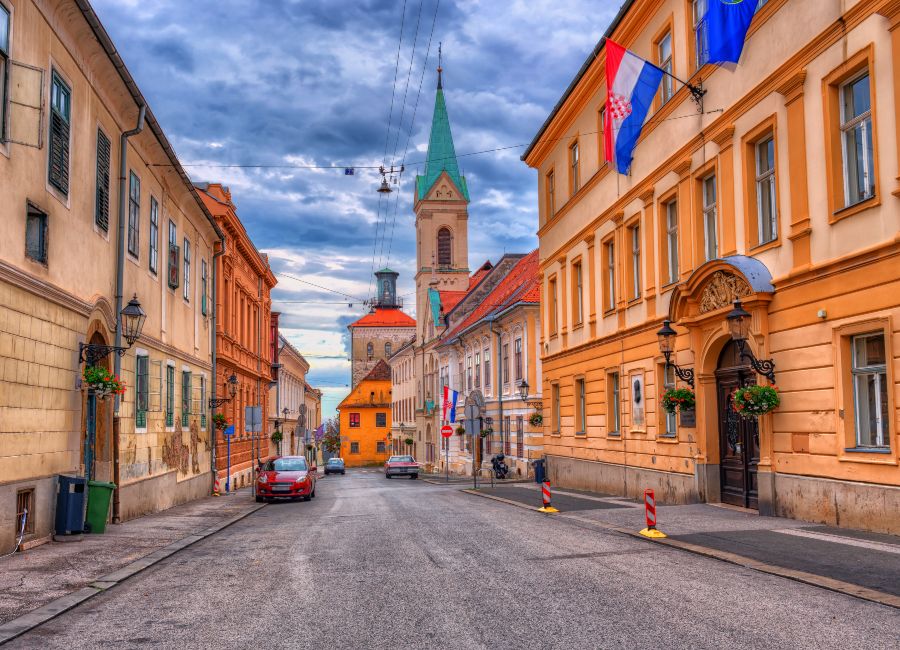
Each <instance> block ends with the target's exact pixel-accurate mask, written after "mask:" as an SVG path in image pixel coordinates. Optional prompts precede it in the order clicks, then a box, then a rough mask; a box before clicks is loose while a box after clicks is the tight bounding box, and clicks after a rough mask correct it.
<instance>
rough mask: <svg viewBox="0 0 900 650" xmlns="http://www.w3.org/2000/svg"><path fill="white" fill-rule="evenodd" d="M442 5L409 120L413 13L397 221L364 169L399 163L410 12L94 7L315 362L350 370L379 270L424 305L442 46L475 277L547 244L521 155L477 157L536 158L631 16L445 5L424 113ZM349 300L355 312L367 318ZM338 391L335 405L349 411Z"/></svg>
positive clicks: (577, 4)
mask: <svg viewBox="0 0 900 650" xmlns="http://www.w3.org/2000/svg"><path fill="white" fill-rule="evenodd" d="M435 1H436V0H421V6H422V15H421V23H420V25H419V33H418V38H417V40H416V54H415V60H414V65H413V68H412V73H411V75H410V88H409V91H408V93H407V95H406V103H405V105H404V103H403V90H404V86H405V83H406V78H407V73H408V66H409V59H410V53H411V49H412V42H413V37H414V31H415V25H416V18H417V13H418V11H419V3H417V2H415V0H409V1H407V2H406V3H405V4H406V7H407V15H406V20H405V28H404V35H403V48H402V51H401V57H400V67H399V71H398V91H397V96H396V97H395V101H394V112H393V119H392V122H393V124H394V125H396V124H397V122H398V121H399V118H400V115H401V113H402V116H403V122H402V124H403V127H402V132H401V133H400V134H399V137H398V134H397V131H396V130H393V131H392V133H391V134H390V138H389V145H388V154H387V157H388V158H389V159H390V158H392V157H393V153H394V151H395V144H394V143H395V142H396V143H397V145H396V157H397V160H399V159H400V158H401V157H402V155H403V152H404V148H405V145H406V143H407V140H409V143H410V150H409V152H408V153H407V156H406V162H407V174H405V175H404V176H403V178H402V179H401V188H400V193H399V195H398V194H393V195H391V198H390V200H389V201H388V202H386V204H385V205H383V206H381V208H380V207H379V195H378V194H377V193H376V192H375V191H374V190H375V188H376V187H377V185H378V182H379V181H380V178H379V176H378V174H377V173H376V171H375V170H372V169H364V167H366V166H372V165H375V166H377V165H378V164H380V163H381V161H382V156H383V155H384V153H385V135H386V129H387V123H388V112H389V108H390V102H391V87H392V83H393V80H394V72H395V70H394V63H395V57H396V53H397V38H398V36H399V31H400V18H401V8H402V7H403V5H404V2H402V1H401V0H356V1H353V2H345V3H335V2H333V0H265V1H264V2H261V1H257V2H237V1H236V0H218V1H216V2H213V1H212V0H192V1H191V2H183V1H182V0H154V2H149V3H148V2H141V1H139V0H95V1H94V5H95V8H96V10H97V12H98V14H99V16H100V18H101V20H102V21H103V22H104V25H105V26H106V28H107V30H108V31H109V32H110V34H111V36H112V37H113V40H114V41H115V43H116V45H117V47H118V48H119V50H120V51H121V53H122V55H123V57H124V59H125V61H126V63H127V65H128V66H129V69H130V70H131V72H132V74H133V75H134V76H135V78H136V79H137V81H138V83H139V85H140V87H141V90H142V91H143V93H144V95H145V96H146V97H147V98H148V100H149V102H150V104H151V106H152V107H153V111H154V114H155V115H156V116H157V118H158V119H159V120H160V122H161V124H162V126H163V128H164V129H165V131H166V133H167V135H168V136H169V139H170V140H171V141H172V142H173V144H174V146H175V149H176V151H177V152H178V154H179V157H180V158H181V160H182V161H183V162H184V163H186V164H189V166H188V167H187V170H188V172H189V173H190V174H191V176H192V177H193V178H194V179H196V180H207V181H221V182H224V183H225V184H227V185H229V186H230V187H231V190H232V193H233V197H234V200H235V202H236V204H237V206H238V211H239V214H240V216H241V219H242V220H243V222H244V224H245V225H246V228H247V231H248V232H249V233H250V236H251V237H252V239H253V241H254V243H255V244H256V245H257V247H258V248H259V249H260V250H261V251H263V252H266V253H267V254H269V255H270V260H271V263H272V267H273V270H274V271H275V272H276V274H278V279H279V282H280V286H279V287H278V288H277V289H276V291H275V292H274V294H273V299H274V301H275V309H280V310H281V312H282V320H281V323H282V324H283V326H284V327H285V329H286V331H287V332H288V333H289V336H291V337H292V338H291V340H292V342H293V343H294V344H296V345H297V346H298V347H299V348H300V349H301V351H304V352H307V353H310V354H312V351H311V350H310V348H313V349H314V350H315V352H316V353H317V354H322V355H323V356H326V357H327V356H328V355H337V356H340V355H343V354H344V353H345V348H346V344H347V336H346V334H347V330H346V325H347V324H348V323H350V322H352V321H353V320H355V319H356V318H358V317H359V316H361V315H362V314H363V313H365V310H364V308H361V306H360V304H358V301H359V300H360V299H364V298H365V297H367V296H368V295H369V294H370V284H371V277H370V274H371V271H372V267H373V266H382V265H385V264H388V265H390V266H392V267H393V268H395V269H396V270H397V271H399V272H400V273H401V276H400V285H399V293H400V294H403V295H406V299H407V301H408V302H407V304H410V305H411V304H412V303H413V301H412V300H410V298H411V297H412V296H410V295H408V294H410V293H411V292H412V291H413V290H414V286H413V277H412V276H413V274H414V272H415V268H414V265H415V235H414V222H413V218H412V192H411V181H412V177H413V176H414V174H415V171H416V169H417V168H418V169H419V170H421V161H422V160H423V159H424V148H425V146H426V145H427V141H428V130H429V127H430V122H431V113H432V109H433V106H434V85H435V71H434V69H435V67H436V50H437V42H438V41H442V42H443V51H444V69H445V73H444V87H445V93H446V98H447V105H448V109H449V113H450V121H451V124H452V129H453V136H454V141H455V144H456V151H457V153H458V154H459V155H460V159H459V162H460V165H461V167H462V168H463V170H464V172H465V174H466V176H467V179H468V183H469V191H470V194H471V198H472V204H471V205H470V209H469V210H470V233H469V242H470V265H471V266H473V267H474V266H477V265H479V264H480V263H481V262H482V261H483V260H484V259H487V258H490V259H492V260H496V259H498V258H499V257H500V256H501V255H502V254H503V252H504V250H505V251H507V252H526V251H528V250H530V249H531V248H533V247H534V246H535V245H536V239H535V236H534V233H535V231H536V229H537V217H536V201H537V199H536V181H535V177H534V172H533V171H531V170H529V169H528V168H527V167H526V166H525V165H524V164H523V163H521V162H520V161H519V159H518V158H519V155H520V154H521V152H522V149H521V148H518V149H511V150H508V151H502V152H498V153H495V154H483V155H474V156H465V155H463V154H466V153H470V152H476V151H481V150H484V149H494V148H499V147H506V146H509V145H515V144H520V143H527V142H529V141H530V140H531V138H532V137H533V136H534V134H535V132H536V131H537V129H538V127H539V126H540V125H541V123H542V122H543V120H544V119H545V118H546V116H547V114H548V112H549V110H550V109H551V108H552V107H553V105H554V104H555V103H556V101H557V100H558V99H559V97H560V95H561V93H562V92H563V90H564V89H565V87H566V86H567V85H568V83H569V82H570V81H571V79H572V76H573V75H574V74H575V72H576V71H577V70H578V68H579V66H580V65H581V63H582V61H583V60H584V57H585V56H586V55H587V53H588V52H589V51H590V49H591V48H592V47H593V46H594V44H595V43H596V42H597V39H598V38H599V36H600V34H601V33H602V31H603V30H604V29H605V27H606V25H607V24H608V21H609V19H610V18H611V17H612V15H613V14H614V13H615V11H616V10H617V9H618V7H619V4H620V2H619V0H610V1H603V0H596V1H595V2H583V1H579V0H528V1H526V0H519V1H516V0H513V1H511V2H492V1H488V0H441V2H440V10H439V12H438V15H437V22H436V26H435V31H434V42H433V43H432V47H431V52H430V55H429V60H428V63H427V66H426V68H425V77H424V83H423V85H422V92H421V96H419V97H418V104H417V105H416V101H417V91H418V89H419V79H420V77H421V74H422V69H423V67H422V66H423V63H424V58H425V48H426V46H427V42H428V33H429V30H430V28H431V19H432V15H433V11H434V7H435ZM413 114H415V119H414V120H413ZM410 132H411V134H412V135H411V136H410ZM419 149H422V150H421V151H420V150H419ZM248 164H251V165H252V164H262V165H313V166H330V165H335V166H338V167H343V166H348V165H352V166H355V167H358V169H357V170H356V174H355V175H353V176H345V175H344V174H343V171H342V169H336V170H322V169H316V170H314V169H297V168H293V169H292V168H280V169H279V168H271V167H270V168H253V167H222V165H248ZM398 196H399V203H396V204H395V200H396V198H397V197H398ZM395 205H396V207H397V212H396V216H395V213H394V207H395ZM386 206H390V207H389V208H388V209H385V207H386ZM376 229H377V231H378V232H379V233H387V237H386V239H387V241H385V242H383V243H382V242H379V244H378V245H376V246H375V253H374V259H373V243H374V238H375V232H376ZM391 234H392V236H391ZM388 251H390V254H388ZM284 274H287V275H293V276H295V277H298V278H303V279H306V280H308V281H310V282H314V283H316V284H320V285H322V286H324V287H327V289H332V290H335V291H339V292H341V293H344V294H348V295H350V296H352V298H350V299H348V298H345V297H344V296H342V295H338V294H335V293H331V292H329V291H328V290H323V289H320V288H316V287H313V286H310V285H304V284H302V283H299V282H296V281H291V280H290V279H289V278H288V277H287V276H286V275H284ZM345 299H346V300H347V301H348V302H349V301H350V300H355V301H356V302H355V304H354V307H353V308H350V307H348V306H347V304H345V303H343V302H342V301H344V300H345ZM279 300H283V301H293V302H282V303H280V304H279ZM298 301H308V304H300V303H299V302H298ZM310 360H311V363H312V371H311V380H312V381H313V382H315V381H316V380H317V378H318V380H320V381H322V382H323V384H322V385H323V386H326V385H331V386H335V385H340V384H341V383H343V382H344V380H346V378H347V377H348V376H349V367H348V366H347V365H346V364H345V365H343V366H340V365H339V364H338V365H335V364H334V363H331V362H322V361H320V360H319V359H317V358H315V357H312V358H311V359H310ZM339 392H340V391H338V392H335V390H331V391H329V393H328V395H329V397H328V402H329V404H331V405H332V406H333V404H334V403H336V401H337V400H339V398H340V394H339Z"/></svg>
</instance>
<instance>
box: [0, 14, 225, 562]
mask: <svg viewBox="0 0 900 650" xmlns="http://www.w3.org/2000/svg"><path fill="white" fill-rule="evenodd" d="M0 34H3V35H4V38H3V39H2V41H0V68H2V69H3V75H4V79H5V78H6V75H8V76H9V78H8V83H7V82H6V81H4V82H3V84H0V114H2V116H3V120H2V124H3V126H2V130H3V133H2V137H0V140H2V142H0V224H2V228H3V236H2V237H0V366H2V375H0V521H2V522H3V523H2V524H0V553H2V552H6V551H8V550H9V549H11V548H12V547H13V546H14V545H15V541H14V538H15V532H14V531H15V529H16V524H17V523H18V522H19V521H21V519H20V515H21V514H22V513H23V512H24V510H25V509H26V508H27V510H28V513H29V516H28V521H27V524H26V543H32V544H33V543H39V542H41V541H44V540H47V539H49V536H50V534H51V532H52V530H53V516H54V509H55V504H56V496H55V495H56V476H57V475H58V474H71V475H75V474H78V475H82V476H83V475H84V474H85V473H86V472H88V473H89V474H90V476H91V477H92V478H96V479H99V480H101V481H112V482H114V483H115V484H116V485H117V486H118V489H116V491H115V493H114V494H113V502H112V507H111V514H112V517H113V518H114V519H116V518H121V519H127V518H129V517H133V516H137V515H139V514H142V513H145V512H150V511H155V510H159V509H162V508H166V507H169V506H171V505H174V504H176V503H179V502H182V501H186V500H189V499H192V498H196V497H199V496H202V495H204V494H208V493H209V490H210V487H211V482H212V481H211V467H210V465H211V454H210V428H211V425H210V422H209V421H208V418H207V415H208V413H207V410H206V404H207V401H206V400H207V397H213V396H214V388H213V386H212V384H211V382H210V378H211V377H212V376H213V361H212V354H211V332H212V329H211V328H212V324H211V321H212V319H213V318H214V315H213V310H212V307H211V305H210V300H209V293H208V292H209V291H210V283H211V282H212V272H211V268H212V258H213V255H214V251H215V250H216V249H217V247H218V246H219V242H220V240H221V238H222V235H221V233H219V232H218V231H217V229H216V226H215V223H214V222H213V221H212V217H211V216H210V214H209V213H208V212H207V211H206V210H205V208H204V207H203V205H202V204H201V202H200V200H199V198H198V197H197V195H196V193H195V191H194V188H193V186H191V184H190V182H189V180H188V177H187V175H186V174H185V172H184V170H183V169H182V168H181V166H180V165H179V163H178V160H177V158H176V157H175V154H174V151H173V150H172V148H171V145H170V144H169V142H168V140H167V139H166V136H165V134H164V133H163V131H162V130H161V128H160V126H159V123H158V122H157V121H156V118H155V117H154V116H153V113H152V111H151V110H150V109H149V108H148V107H147V106H146V101H145V99H144V97H143V96H142V95H141V92H140V90H139V89H138V87H137V85H136V84H135V82H134V79H133V78H132V77H131V75H130V73H129V72H128V69H127V68H126V67H125V66H124V63H123V61H122V60H121V58H120V55H119V53H118V52H117V50H116V48H115V46H114V45H113V43H112V42H111V41H110V39H109V36H108V35H107V34H106V32H105V31H104V30H103V27H102V26H101V25H100V23H99V21H98V20H97V16H96V14H95V13H94V12H93V10H92V9H91V8H90V6H89V4H88V3H76V2H74V1H72V0H13V1H12V2H9V1H4V2H2V3H0ZM42 102H43V104H42ZM42 105H43V109H42ZM48 163H49V164H48ZM120 177H121V178H122V180H121V182H120V181H119V179H120ZM120 199H121V203H120ZM135 295H136V296H137V298H138V300H139V301H140V304H141V306H142V308H143V310H144V312H146V322H145V324H144V327H143V331H142V335H141V337H140V338H139V339H138V340H137V341H136V342H135V343H134V345H132V346H130V347H129V349H128V350H127V352H126V353H125V356H124V357H119V356H117V355H116V354H114V353H113V354H110V355H108V356H106V357H105V358H103V359H102V360H101V361H100V362H99V363H100V364H101V365H104V366H105V367H106V368H107V369H108V370H111V371H114V372H116V373H118V374H120V375H121V376H122V378H123V379H124V380H125V382H126V385H127V390H126V392H125V394H124V395H123V396H122V398H121V399H120V400H119V403H118V404H116V400H114V399H112V398H108V399H105V400H102V401H99V403H98V406H97V409H96V427H95V429H92V428H91V427H90V423H89V422H88V420H89V418H88V414H89V413H90V412H92V410H91V409H90V408H88V397H87V391H86V390H84V389H83V388H84V387H83V385H82V382H81V372H82V368H83V363H82V362H81V361H80V360H79V344H81V343H90V344H95V345H105V346H113V345H121V346H122V347H127V342H126V341H124V340H121V341H117V336H116V324H117V316H118V312H119V308H118V306H117V302H125V303H127V302H128V300H129V299H130V298H131V297H132V296H135ZM136 368H137V372H136ZM136 400H137V403H136ZM89 430H92V431H94V435H93V437H91V436H89V435H88V431H89Z"/></svg>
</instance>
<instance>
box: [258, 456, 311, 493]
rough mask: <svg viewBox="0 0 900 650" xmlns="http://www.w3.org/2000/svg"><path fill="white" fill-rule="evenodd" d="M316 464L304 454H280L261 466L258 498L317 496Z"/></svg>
mask: <svg viewBox="0 0 900 650" xmlns="http://www.w3.org/2000/svg"><path fill="white" fill-rule="evenodd" d="M316 471H317V469H316V466H315V465H313V466H312V467H310V466H309V463H307V461H306V458H304V457H303V456H280V457H278V458H274V459H272V460H270V461H268V462H265V463H263V464H261V465H260V467H259V476H258V477H257V479H256V500H257V501H259V502H262V501H270V500H272V499H296V498H298V497H299V498H301V499H303V500H304V501H309V500H310V499H313V498H315V496H316Z"/></svg>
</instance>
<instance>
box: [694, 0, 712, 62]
mask: <svg viewBox="0 0 900 650" xmlns="http://www.w3.org/2000/svg"><path fill="white" fill-rule="evenodd" d="M707 6H708V0H693V16H694V67H695V69H699V68H702V67H703V64H704V63H706V62H707V61H709V37H708V35H707V29H708V27H707V25H706V21H705V20H704V18H705V16H706V7H707Z"/></svg>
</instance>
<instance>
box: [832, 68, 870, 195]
mask: <svg viewBox="0 0 900 650" xmlns="http://www.w3.org/2000/svg"><path fill="white" fill-rule="evenodd" d="M863 77H869V110H867V111H865V112H863V113H860V114H859V115H857V116H855V117H853V118H851V119H849V120H848V119H847V117H846V112H845V111H846V109H845V105H844V89H845V88H847V86H850V85H852V84H855V83H856V82H858V81H859V80H860V79H862V78H863ZM871 84H872V76H871V74H870V73H869V69H868V68H866V70H865V71H863V72H862V73H860V74H858V75H856V76H855V77H853V78H852V79H848V80H847V81H845V82H844V83H842V84H841V85H840V86H838V106H839V108H840V116H841V117H840V120H841V125H840V129H841V159H842V163H843V168H844V174H843V180H844V206H845V207H849V206H851V205H856V204H857V203H862V202H863V201H867V200H869V199H871V198H872V197H873V196H874V195H875V191H874V186H875V183H874V177H875V170H874V167H875V161H874V160H870V159H869V150H868V148H867V147H863V160H862V163H863V178H864V181H865V195H864V196H863V197H862V198H861V199H852V198H851V197H850V167H849V159H848V151H847V137H848V135H849V134H850V133H852V132H853V131H854V130H855V129H856V128H857V127H860V128H861V137H862V140H863V142H864V143H868V137H867V136H868V135H869V134H870V132H871V131H872V105H871V98H872V85H871ZM872 153H873V155H874V147H873V151H872ZM853 172H854V173H855V172H856V170H855V169H854V170H853ZM870 188H871V189H872V191H871V192H869V189H870Z"/></svg>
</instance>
